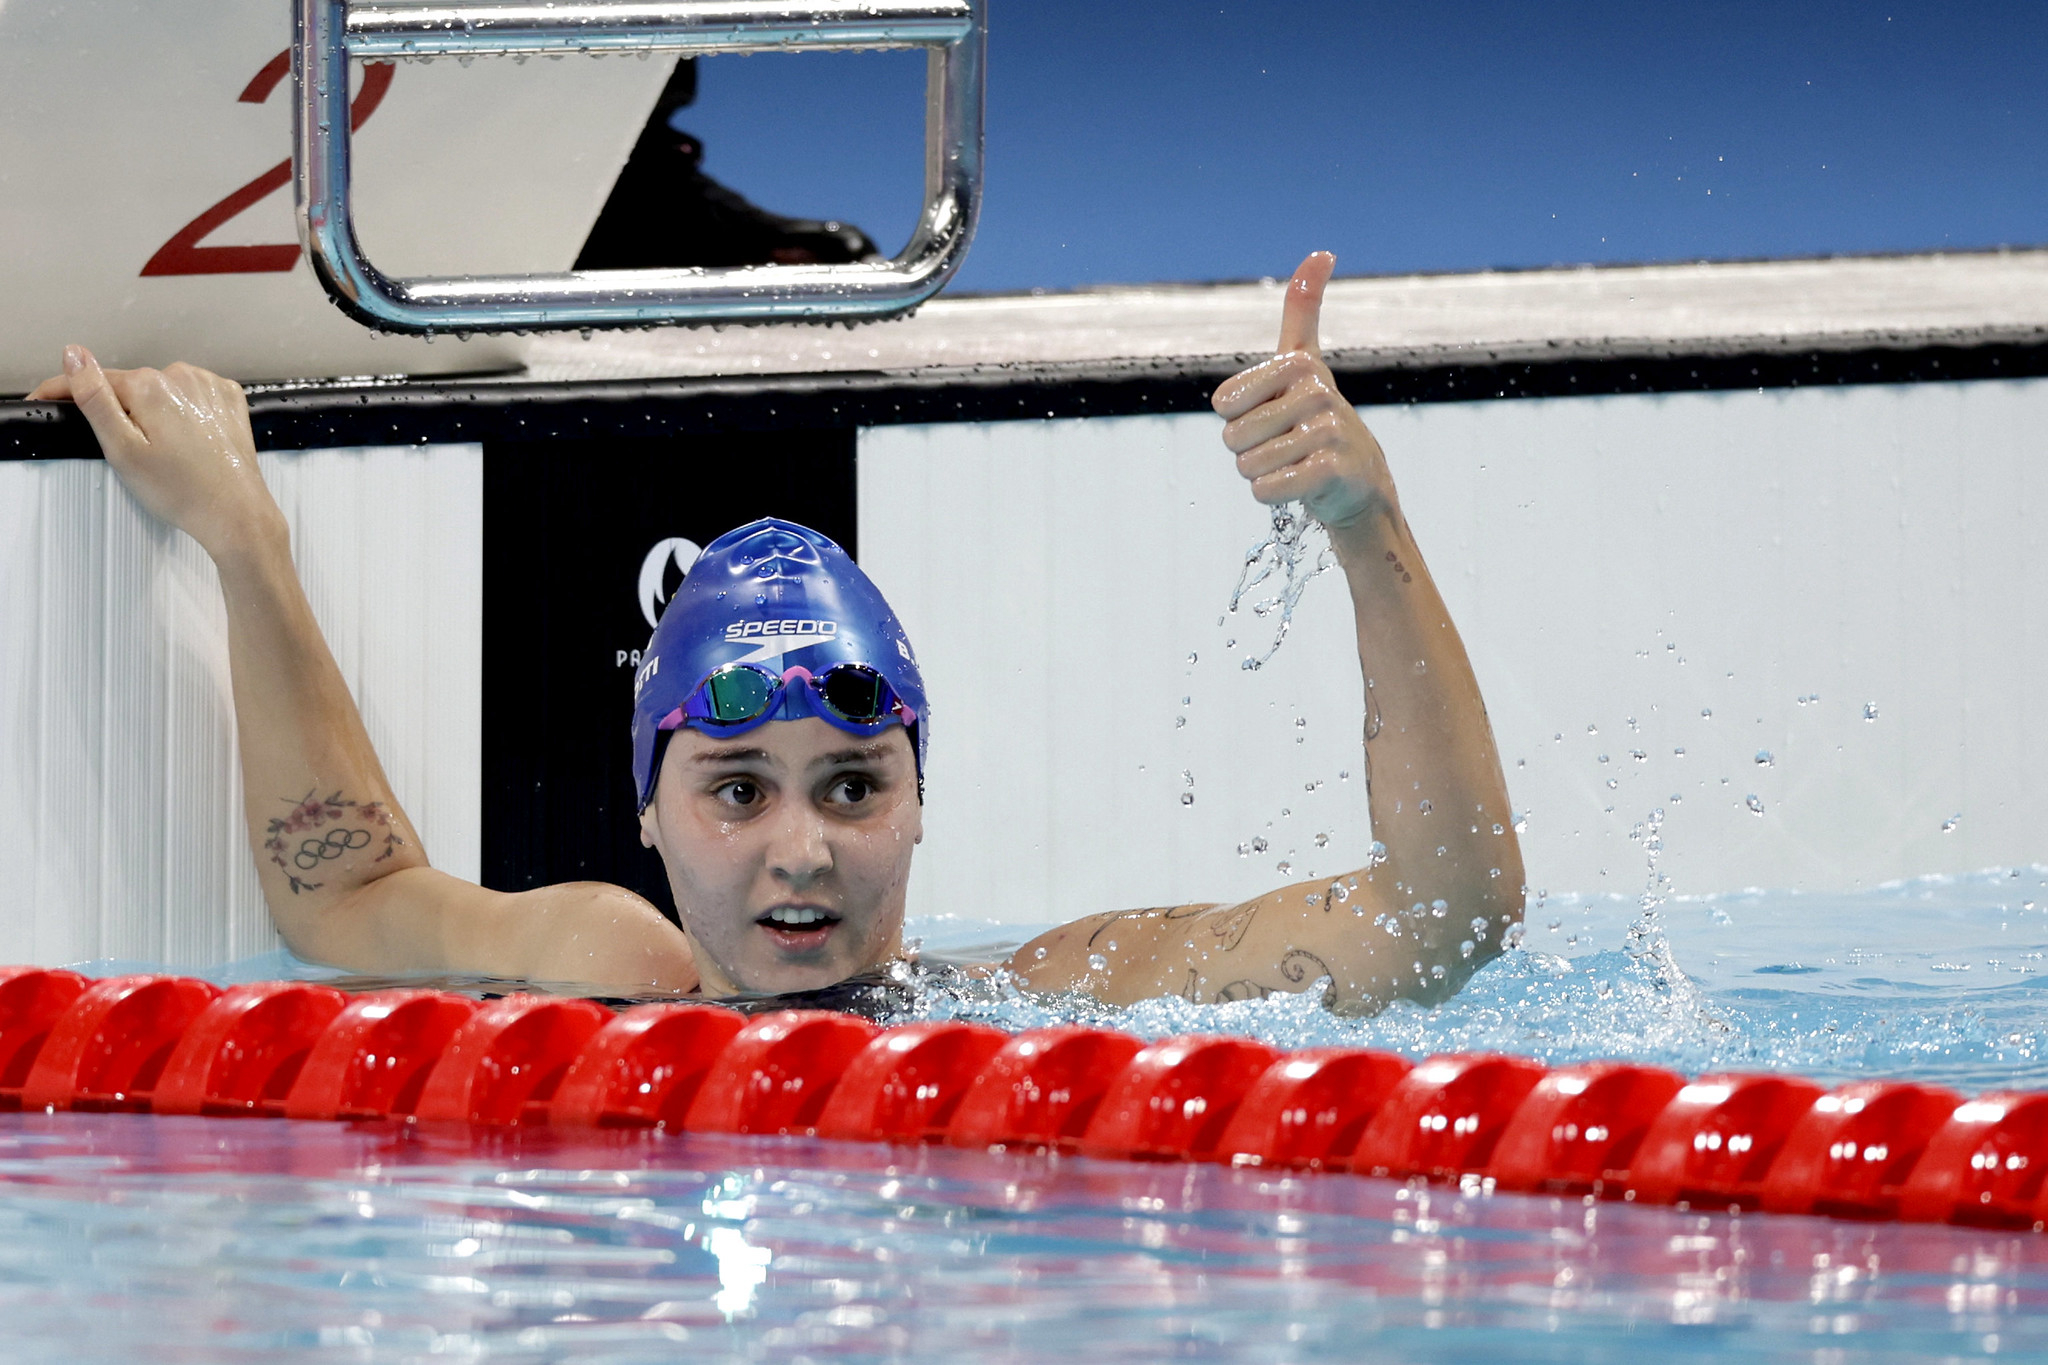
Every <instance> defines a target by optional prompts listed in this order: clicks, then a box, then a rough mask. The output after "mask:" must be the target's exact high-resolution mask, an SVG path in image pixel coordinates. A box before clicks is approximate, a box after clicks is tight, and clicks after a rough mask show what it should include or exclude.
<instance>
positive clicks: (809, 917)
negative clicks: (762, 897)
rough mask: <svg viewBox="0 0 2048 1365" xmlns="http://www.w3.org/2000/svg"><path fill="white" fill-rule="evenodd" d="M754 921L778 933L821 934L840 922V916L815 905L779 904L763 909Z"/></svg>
mask: <svg viewBox="0 0 2048 1365" xmlns="http://www.w3.org/2000/svg"><path fill="white" fill-rule="evenodd" d="M754 923H756V924H758V925H760V926H761V927H762V928H763V929H769V930H773V931H774V932H775V933H777V934H791V935H797V936H804V935H821V934H823V933H824V932H825V931H826V930H828V929H830V928H831V927H832V926H833V925H835V924H837V923H839V916H837V915H835V914H833V913H832V912H831V911H830V910H820V909H819V908H818V907H817V906H815V905H778V906H776V907H775V908H774V909H772V910H766V911H763V912H762V913H761V914H760V915H759V916H757V917H756V918H755V920H754Z"/></svg>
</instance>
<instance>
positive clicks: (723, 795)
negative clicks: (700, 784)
mask: <svg viewBox="0 0 2048 1365" xmlns="http://www.w3.org/2000/svg"><path fill="white" fill-rule="evenodd" d="M711 794H712V795H713V796H715V797H717V798H718V799H719V800H720V801H723V802H724V803H725V804H726V805H728V806H752V805H754V804H756V803H758V802H759V801H760V799H761V787H760V784H759V783H757V782H754V781H752V780H750V779H748V778H744V777H736V778H734V779H733V780H732V781H730V782H721V783H719V784H718V786H717V787H715V788H713V789H712V793H711Z"/></svg>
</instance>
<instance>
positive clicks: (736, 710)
mask: <svg viewBox="0 0 2048 1365" xmlns="http://www.w3.org/2000/svg"><path fill="white" fill-rule="evenodd" d="M777 685H778V684H777V683H776V682H775V680H774V679H772V678H770V677H769V676H768V675H767V674H765V673H763V672H761V671H760V670H759V669H755V668H745V667H741V668H722V669H720V670H719V671H718V672H716V673H713V674H712V675H711V676H710V677H708V678H706V679H705V680H704V695H705V700H706V701H707V702H709V703H710V705H709V706H708V707H707V708H706V709H707V710H709V711H710V713H711V714H710V717H709V719H710V720H711V721H712V722H713V723H714V724H717V725H738V724H739V723H740V722H742V721H748V720H752V719H754V718H755V717H756V716H758V715H760V714H761V713H762V712H763V711H765V710H767V709H768V703H769V701H770V699H772V698H773V697H774V695H775V689H776V687H777Z"/></svg>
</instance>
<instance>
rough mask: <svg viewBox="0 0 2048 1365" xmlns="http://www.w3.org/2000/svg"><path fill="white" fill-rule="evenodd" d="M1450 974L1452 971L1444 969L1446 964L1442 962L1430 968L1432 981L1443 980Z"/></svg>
mask: <svg viewBox="0 0 2048 1365" xmlns="http://www.w3.org/2000/svg"><path fill="white" fill-rule="evenodd" d="M1449 975H1450V973H1449V972H1447V971H1445V970H1444V964H1443V963H1441V962H1439V963H1437V964H1436V966H1434V967H1431V968H1430V969H1429V979H1430V980H1431V981H1441V980H1443V979H1444V978H1445V977H1446V976H1449Z"/></svg>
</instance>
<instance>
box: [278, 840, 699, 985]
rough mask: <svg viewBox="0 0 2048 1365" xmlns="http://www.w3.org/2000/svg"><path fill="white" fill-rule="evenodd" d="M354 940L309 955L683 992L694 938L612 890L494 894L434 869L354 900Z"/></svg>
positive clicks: (561, 888) (366, 964)
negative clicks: (687, 937) (691, 938)
mask: <svg viewBox="0 0 2048 1365" xmlns="http://www.w3.org/2000/svg"><path fill="white" fill-rule="evenodd" d="M350 900H351V903H350V905H349V907H348V908H349V909H350V910H351V911H359V912H360V913H354V914H348V915H345V916H337V917H335V919H334V922H336V923H338V924H346V925H352V926H354V928H355V930H356V932H355V933H353V934H351V935H350V938H351V939H353V940H354V941H352V942H346V943H337V944H335V945H334V946H333V948H332V949H331V950H330V951H326V952H319V953H317V954H309V956H314V957H315V959H316V960H320V961H327V962H332V963H334V964H335V965H338V966H350V967H357V968H359V969H367V970H406V969H412V970H417V969H421V968H425V969H428V970H441V971H453V972H470V973H477V974H481V975H487V976H493V977H500V978H507V979H515V980H532V981H583V982H590V983H593V984H596V985H602V986H607V987H619V988H623V989H628V990H660V991H673V992H685V991H692V990H695V989H697V988H698V985H699V977H698V972H697V964H696V959H695V957H694V955H693V954H692V953H691V951H690V944H689V940H688V939H686V938H685V937H684V936H683V932H682V930H680V929H678V928H677V927H676V926H675V925H674V924H673V923H671V922H670V921H669V920H668V918H667V917H665V916H664V915H663V914H662V913H661V911H659V910H658V909H656V908H655V907H654V905H653V903H652V902H650V901H649V900H648V899H647V898H646V897H644V896H641V895H639V894H637V893H635V892H633V891H630V890H628V889H627V888H625V887H623V886H616V885H613V884H612V883H610V882H557V883H554V884H552V885H549V886H537V887H533V888H531V889H529V890H525V891H494V890H492V889H490V888H488V887H483V886H479V885H477V884H476V883H474V882H469V881H464V880H462V879H461V878H459V877H453V876H450V875H448V874H447V873H444V872H439V871H436V870H435V869H433V868H427V867H422V868H412V869H407V870H405V871H403V872H396V873H393V874H391V875H390V876H388V877H383V878H380V879H378V880H377V881H375V882H372V883H370V884H369V885H368V886H365V887H364V888H363V889H362V890H361V891H359V892H357V893H356V894H355V896H353V897H351V898H350Z"/></svg>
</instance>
